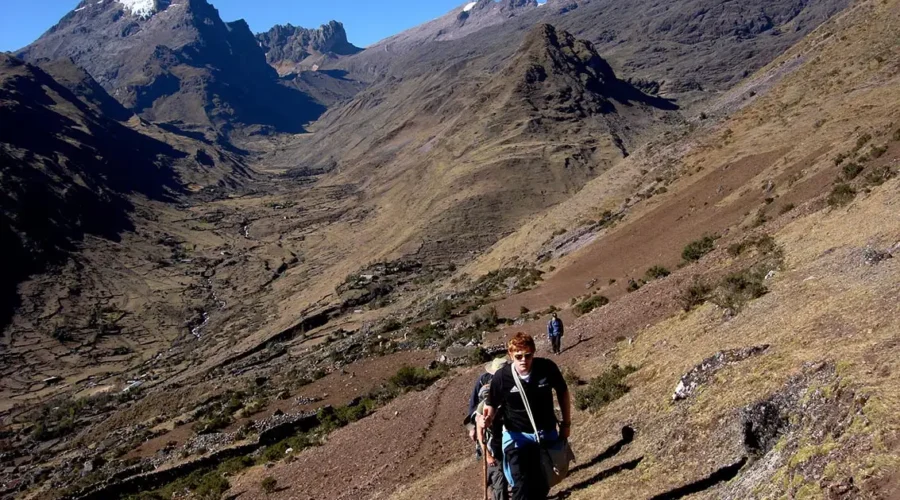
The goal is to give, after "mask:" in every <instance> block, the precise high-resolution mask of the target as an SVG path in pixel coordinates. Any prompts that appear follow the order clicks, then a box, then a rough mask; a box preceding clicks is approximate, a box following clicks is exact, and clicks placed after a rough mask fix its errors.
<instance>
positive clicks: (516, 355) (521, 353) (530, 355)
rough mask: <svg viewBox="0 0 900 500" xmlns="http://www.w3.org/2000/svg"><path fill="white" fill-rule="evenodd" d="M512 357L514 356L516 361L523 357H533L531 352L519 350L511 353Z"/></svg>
mask: <svg viewBox="0 0 900 500" xmlns="http://www.w3.org/2000/svg"><path fill="white" fill-rule="evenodd" d="M513 357H514V358H516V361H522V360H523V359H531V358H533V357H534V353H533V352H520V353H516V354H513Z"/></svg>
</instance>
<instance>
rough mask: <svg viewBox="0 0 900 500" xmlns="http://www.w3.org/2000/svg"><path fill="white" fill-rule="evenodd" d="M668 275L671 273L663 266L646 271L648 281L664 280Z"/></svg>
mask: <svg viewBox="0 0 900 500" xmlns="http://www.w3.org/2000/svg"><path fill="white" fill-rule="evenodd" d="M670 274H672V273H671V272H669V270H668V269H666V268H665V267H663V266H653V267H651V268H650V269H647V273H646V276H647V279H648V280H655V279H659V278H665V277H666V276H668V275H670Z"/></svg>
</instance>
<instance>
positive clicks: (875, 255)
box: [863, 247, 893, 266]
mask: <svg viewBox="0 0 900 500" xmlns="http://www.w3.org/2000/svg"><path fill="white" fill-rule="evenodd" d="M892 257H893V255H891V253H890V252H883V251H881V250H878V249H877V248H871V247H869V248H866V249H865V250H864V251H863V260H864V261H865V263H866V264H868V265H870V266H874V265H876V264H879V263H881V262H883V261H885V260H887V259H890V258H892Z"/></svg>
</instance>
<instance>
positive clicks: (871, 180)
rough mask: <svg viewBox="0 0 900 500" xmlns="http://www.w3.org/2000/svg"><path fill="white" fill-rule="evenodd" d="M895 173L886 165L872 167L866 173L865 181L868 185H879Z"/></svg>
mask: <svg viewBox="0 0 900 500" xmlns="http://www.w3.org/2000/svg"><path fill="white" fill-rule="evenodd" d="M894 175H896V174H895V173H894V171H893V170H891V169H890V167H888V166H883V167H879V168H876V169H873V170H872V171H871V172H869V173H868V174H867V175H866V183H868V184H869V185H870V186H880V185H882V184H884V183H885V182H887V181H888V180H889V179H891V178H892V177H894Z"/></svg>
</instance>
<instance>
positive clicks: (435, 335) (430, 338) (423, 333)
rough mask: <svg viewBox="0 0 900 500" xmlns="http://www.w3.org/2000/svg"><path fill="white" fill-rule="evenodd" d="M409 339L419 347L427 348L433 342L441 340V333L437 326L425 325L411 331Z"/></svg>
mask: <svg viewBox="0 0 900 500" xmlns="http://www.w3.org/2000/svg"><path fill="white" fill-rule="evenodd" d="M410 337H411V338H412V340H413V341H414V342H415V343H416V345H417V346H419V347H428V346H429V345H430V344H432V343H433V342H438V341H440V340H441V339H442V338H443V333H442V332H441V329H440V328H439V327H438V326H437V325H432V324H427V325H423V326H420V327H417V328H415V329H413V331H412V332H411V333H410Z"/></svg>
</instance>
